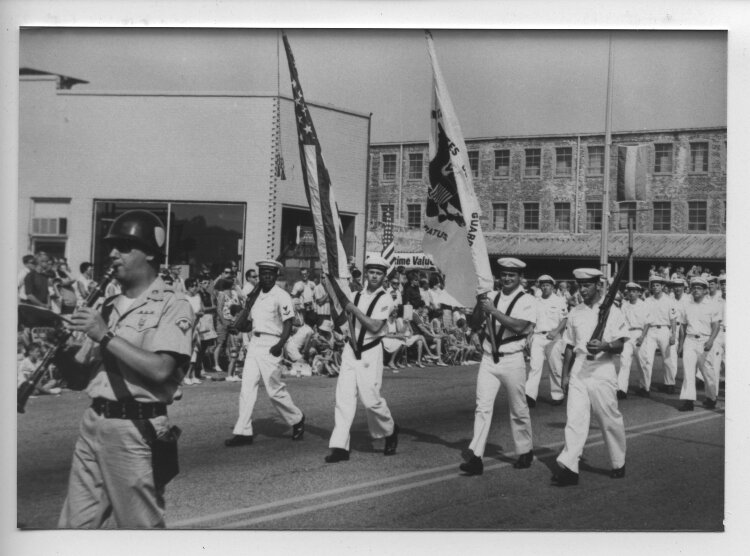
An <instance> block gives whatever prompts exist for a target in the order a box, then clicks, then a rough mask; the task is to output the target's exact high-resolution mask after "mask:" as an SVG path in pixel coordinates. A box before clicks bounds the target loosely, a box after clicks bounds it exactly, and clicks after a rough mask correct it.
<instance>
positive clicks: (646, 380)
mask: <svg viewBox="0 0 750 556" xmlns="http://www.w3.org/2000/svg"><path fill="white" fill-rule="evenodd" d="M665 282H666V280H665V279H664V277H662V276H659V275H654V276H651V277H650V278H649V279H648V283H649V289H650V290H651V296H650V297H649V298H648V299H646V301H645V303H646V307H647V309H648V320H647V321H646V325H645V327H644V330H643V342H642V344H641V346H640V349H639V350H638V360H639V361H640V364H641V377H640V379H639V387H638V389H637V390H636V392H635V393H636V395H637V396H641V397H643V398H648V397H649V396H650V390H651V377H652V374H653V367H654V357H655V355H656V349H657V348H658V349H659V351H661V354H662V357H663V359H664V363H663V366H664V387H663V390H664V391H665V392H666V393H667V394H674V391H675V386H674V385H675V378H676V377H677V353H676V348H675V344H676V342H677V321H676V317H677V311H676V308H675V304H674V301H673V300H672V299H671V298H670V297H669V296H668V295H666V294H665V293H664V284H665Z"/></svg>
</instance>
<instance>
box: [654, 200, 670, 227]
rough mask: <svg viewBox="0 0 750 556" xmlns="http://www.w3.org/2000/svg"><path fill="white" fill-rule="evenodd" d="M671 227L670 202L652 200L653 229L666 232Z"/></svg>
mask: <svg viewBox="0 0 750 556" xmlns="http://www.w3.org/2000/svg"><path fill="white" fill-rule="evenodd" d="M671 229H672V203H670V202H669V201H654V231H655V232H668V231H670V230H671Z"/></svg>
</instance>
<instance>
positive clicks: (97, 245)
mask: <svg viewBox="0 0 750 556" xmlns="http://www.w3.org/2000/svg"><path fill="white" fill-rule="evenodd" d="M132 209H144V210H149V211H151V212H153V213H154V214H156V215H157V216H158V217H159V218H160V219H161V220H162V222H164V225H165V226H167V229H168V233H167V250H166V260H165V264H167V265H178V266H182V267H183V275H185V274H187V275H190V276H197V275H198V274H199V273H201V272H206V271H208V272H209V273H211V275H213V276H215V275H216V274H217V273H218V272H219V270H220V268H219V267H221V266H223V265H226V264H227V263H229V262H230V261H236V262H237V263H238V267H239V271H240V272H243V270H244V268H243V267H244V265H243V264H242V260H241V259H242V253H243V251H244V249H243V239H244V229H245V204H244V203H190V202H179V203H171V202H133V201H96V202H95V204H94V265H95V268H96V270H97V273H98V274H100V273H101V272H102V271H103V269H104V268H105V267H106V266H107V263H108V261H109V251H108V250H107V248H106V246H105V245H104V242H103V241H102V239H103V238H104V236H106V235H107V232H108V230H109V227H110V225H111V224H112V222H113V221H114V219H115V218H117V217H118V216H119V215H121V214H122V213H123V212H125V211H127V210H132Z"/></svg>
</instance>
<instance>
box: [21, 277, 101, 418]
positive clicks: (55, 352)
mask: <svg viewBox="0 0 750 556" xmlns="http://www.w3.org/2000/svg"><path fill="white" fill-rule="evenodd" d="M115 271H116V267H115V266H114V265H113V266H111V267H109V269H108V270H107V272H106V273H105V274H104V277H103V278H102V279H101V281H100V282H99V283H98V284H97V285H96V288H94V290H93V291H91V292H90V293H89V295H88V297H87V298H86V301H85V302H84V306H85V307H92V306H93V305H94V303H96V300H97V299H99V297H101V296H102V295H103V294H104V288H106V287H107V284H108V283H109V282H110V280H112V278H113V277H114V275H115ZM71 336H72V333H71V332H69V331H67V330H64V331H62V332H61V333H60V335H59V336H58V338H57V341H56V342H55V343H54V344H53V345H51V346H50V348H49V349H48V350H47V353H45V354H44V357H43V358H42V361H41V362H40V363H39V367H37V369H36V370H35V371H34V372H33V373H32V374H31V376H30V377H29V378H28V379H26V380H25V381H23V382H22V383H21V385H20V386H19V387H18V391H17V392H16V409H17V411H18V413H25V411H26V402H27V401H29V397H30V396H31V394H33V393H34V390H35V389H36V386H37V384H39V381H40V380H42V377H43V376H44V375H45V374H47V371H48V370H49V366H50V364H51V363H52V362H53V361H54V360H55V359H56V358H57V357H58V356H61V355H62V354H63V352H64V349H63V348H64V347H65V344H66V343H67V342H68V339H69V338H70V337H71ZM61 370H62V369H61Z"/></svg>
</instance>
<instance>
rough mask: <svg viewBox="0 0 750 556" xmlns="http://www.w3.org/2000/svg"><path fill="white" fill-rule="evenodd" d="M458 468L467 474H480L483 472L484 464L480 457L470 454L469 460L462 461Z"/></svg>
mask: <svg viewBox="0 0 750 556" xmlns="http://www.w3.org/2000/svg"><path fill="white" fill-rule="evenodd" d="M458 468H459V469H460V470H461V471H463V472H464V473H466V474H467V475H481V474H482V473H484V464H483V463H482V458H479V457H477V456H471V458H470V459H469V461H467V462H465V463H462V464H461V465H459V466H458Z"/></svg>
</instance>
